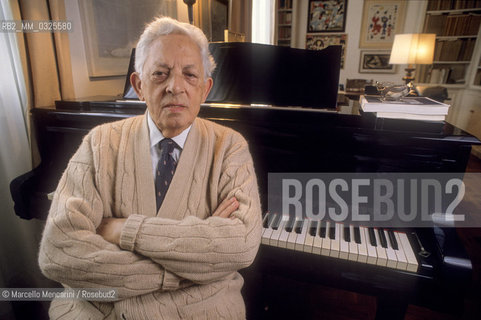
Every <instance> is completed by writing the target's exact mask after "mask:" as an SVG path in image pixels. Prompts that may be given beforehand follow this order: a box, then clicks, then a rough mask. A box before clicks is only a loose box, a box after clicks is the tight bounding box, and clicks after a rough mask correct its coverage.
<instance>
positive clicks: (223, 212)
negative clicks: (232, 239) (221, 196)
mask: <svg viewBox="0 0 481 320" xmlns="http://www.w3.org/2000/svg"><path fill="white" fill-rule="evenodd" d="M238 208H239V201H237V199H236V198H235V197H232V198H230V199H225V200H224V201H222V202H221V204H220V205H219V206H218V207H217V209H215V211H214V214H212V216H214V217H221V218H231V219H234V218H235V217H234V216H232V213H233V212H234V211H236V210H237V209H238Z"/></svg>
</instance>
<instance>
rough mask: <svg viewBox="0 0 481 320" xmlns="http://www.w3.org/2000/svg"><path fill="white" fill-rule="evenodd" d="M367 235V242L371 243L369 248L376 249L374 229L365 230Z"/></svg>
mask: <svg viewBox="0 0 481 320" xmlns="http://www.w3.org/2000/svg"><path fill="white" fill-rule="evenodd" d="M367 231H368V234H369V241H370V242H371V246H373V247H377V241H376V235H375V234H374V229H373V228H371V227H369V228H368V229H367Z"/></svg>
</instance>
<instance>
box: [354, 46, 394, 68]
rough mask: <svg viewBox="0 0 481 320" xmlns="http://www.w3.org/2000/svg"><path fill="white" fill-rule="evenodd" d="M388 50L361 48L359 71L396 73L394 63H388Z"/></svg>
mask: <svg viewBox="0 0 481 320" xmlns="http://www.w3.org/2000/svg"><path fill="white" fill-rule="evenodd" d="M390 55H391V51H390V50H383V51H380V50H375V51H373V50H371V51H369V50H361V58H360V61H359V73H396V65H394V64H389V57H390Z"/></svg>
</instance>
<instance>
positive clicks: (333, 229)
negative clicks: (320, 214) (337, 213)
mask: <svg viewBox="0 0 481 320" xmlns="http://www.w3.org/2000/svg"><path fill="white" fill-rule="evenodd" d="M329 239H331V240H334V239H336V224H335V223H334V222H331V223H330V224H329Z"/></svg>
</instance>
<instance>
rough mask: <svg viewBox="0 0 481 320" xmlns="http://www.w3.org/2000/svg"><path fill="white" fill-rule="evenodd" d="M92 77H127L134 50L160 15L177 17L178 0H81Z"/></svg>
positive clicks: (83, 28)
mask: <svg viewBox="0 0 481 320" xmlns="http://www.w3.org/2000/svg"><path fill="white" fill-rule="evenodd" d="M78 3H79V9H80V17H81V21H82V34H83V41H84V43H85V56H86V60H87V66H88V72H89V77H90V78H96V77H115V76H125V75H126V74H127V69H128V66H129V59H130V53H131V52H132V48H133V47H135V45H136V42H137V40H138V38H139V36H140V34H141V33H142V31H143V29H144V27H145V25H146V24H147V23H149V22H150V21H152V20H153V18H155V17H156V16H159V15H165V16H171V17H173V18H176V17H177V7H176V2H175V0H165V1H158V0H145V1H143V2H142V5H140V6H139V4H138V1H136V0H124V1H118V2H116V1H96V0H82V1H80V0H79V1H78ZM132 12H135V14H132Z"/></svg>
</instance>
